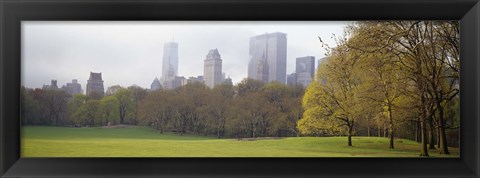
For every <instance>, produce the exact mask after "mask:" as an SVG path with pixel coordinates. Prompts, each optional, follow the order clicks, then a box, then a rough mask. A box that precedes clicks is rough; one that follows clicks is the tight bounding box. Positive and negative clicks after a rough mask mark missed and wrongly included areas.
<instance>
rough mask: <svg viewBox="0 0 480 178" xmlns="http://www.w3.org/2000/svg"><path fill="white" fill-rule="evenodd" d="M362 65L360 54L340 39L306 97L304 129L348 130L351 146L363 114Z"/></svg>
mask: <svg viewBox="0 0 480 178" xmlns="http://www.w3.org/2000/svg"><path fill="white" fill-rule="evenodd" d="M359 66H360V65H359V56H358V54H356V53H352V52H351V51H350V50H349V48H348V41H347V40H346V39H340V40H339V42H338V45H337V47H336V48H335V49H333V50H332V51H331V56H330V57H329V58H328V59H327V61H324V62H323V63H322V64H321V66H320V68H319V69H318V71H317V74H316V75H317V76H316V78H315V80H314V81H312V83H311V84H310V86H309V87H308V88H307V91H306V93H305V96H304V97H303V104H302V106H303V108H304V110H305V112H304V114H303V118H302V119H301V120H300V121H299V122H298V129H299V130H300V132H301V133H303V134H314V133H319V132H328V133H330V134H335V133H337V134H338V133H340V134H346V135H347V136H348V146H352V136H353V135H354V133H355V123H356V120H358V119H360V118H361V117H360V116H361V115H362V114H361V113H360V111H361V108H360V107H359V106H361V104H362V103H361V102H360V101H361V100H360V98H361V97H360V96H359V95H360V93H361V91H360V87H359V86H360V85H361V84H362V81H361V78H360V77H359V75H358V72H359V71H361V70H360V69H359Z"/></svg>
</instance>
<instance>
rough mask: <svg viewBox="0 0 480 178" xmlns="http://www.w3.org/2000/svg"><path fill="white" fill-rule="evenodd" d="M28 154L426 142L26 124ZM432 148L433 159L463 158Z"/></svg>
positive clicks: (313, 152)
mask: <svg viewBox="0 0 480 178" xmlns="http://www.w3.org/2000/svg"><path fill="white" fill-rule="evenodd" d="M21 144H22V145H21V154H22V156H23V157H352V156H353V157H415V158H418V156H417V155H418V154H419V148H420V145H419V144H418V143H416V142H414V141H410V140H404V139H397V140H396V143H395V144H396V149H394V150H391V149H388V139H387V138H377V137H354V138H353V145H354V146H353V147H348V146H346V144H347V139H346V138H345V137H301V138H299V137H290V138H285V139H272V140H256V141H238V140H235V139H216V138H211V137H202V136H192V135H184V136H179V135H176V134H172V133H164V134H160V133H158V132H157V131H155V130H153V129H149V128H141V127H136V128H62V127H23V128H22V143H21ZM450 151H451V153H452V154H451V155H439V154H438V150H433V151H431V152H430V154H431V156H432V157H439V156H448V157H458V154H459V150H458V148H451V149H450Z"/></svg>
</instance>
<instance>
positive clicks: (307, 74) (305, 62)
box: [295, 56, 315, 87]
mask: <svg viewBox="0 0 480 178" xmlns="http://www.w3.org/2000/svg"><path fill="white" fill-rule="evenodd" d="M295 72H296V78H297V79H296V80H297V82H296V83H297V84H301V85H303V86H304V87H306V86H308V85H310V82H312V80H313V77H314V74H315V57H313V56H305V57H299V58H297V62H296V68H295Z"/></svg>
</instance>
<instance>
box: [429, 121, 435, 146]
mask: <svg viewBox="0 0 480 178" xmlns="http://www.w3.org/2000/svg"><path fill="white" fill-rule="evenodd" d="M428 125H429V126H430V130H428V135H429V139H430V140H429V141H428V143H429V147H428V149H432V150H434V149H435V133H434V131H435V126H434V125H433V113H432V114H431V115H430V117H428Z"/></svg>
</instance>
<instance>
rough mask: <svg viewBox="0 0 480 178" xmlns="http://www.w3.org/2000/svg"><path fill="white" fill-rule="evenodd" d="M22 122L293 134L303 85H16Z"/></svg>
mask: <svg viewBox="0 0 480 178" xmlns="http://www.w3.org/2000/svg"><path fill="white" fill-rule="evenodd" d="M22 90H23V92H22V97H23V103H22V106H23V107H22V124H24V125H50V126H76V127H94V126H107V125H116V124H129V125H145V126H150V127H154V128H156V129H157V130H159V132H160V133H163V132H165V131H173V132H176V133H178V134H180V135H183V134H185V133H191V134H202V135H215V136H216V137H219V138H220V137H236V138H244V137H273V136H275V137H284V136H297V135H298V131H297V128H296V123H297V121H298V120H299V119H300V118H301V115H302V112H303V111H302V107H301V100H302V96H303V92H304V89H303V88H302V87H300V86H296V87H291V86H287V85H285V84H280V83H275V82H272V83H267V84H264V83H262V82H260V81H256V80H252V79H245V80H243V81H242V82H240V83H238V84H237V85H235V86H232V85H229V84H221V85H218V86H216V87H215V88H213V89H210V88H208V87H207V86H205V85H204V84H203V83H189V84H187V85H185V86H182V87H179V88H176V89H175V90H159V91H147V90H145V89H142V88H140V87H138V86H131V87H128V88H123V87H120V86H112V87H109V88H108V89H107V92H106V96H104V97H98V96H96V95H95V96H96V97H87V96H85V95H83V94H76V95H74V96H68V95H67V94H66V93H65V92H64V91H62V90H55V89H27V88H22Z"/></svg>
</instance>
